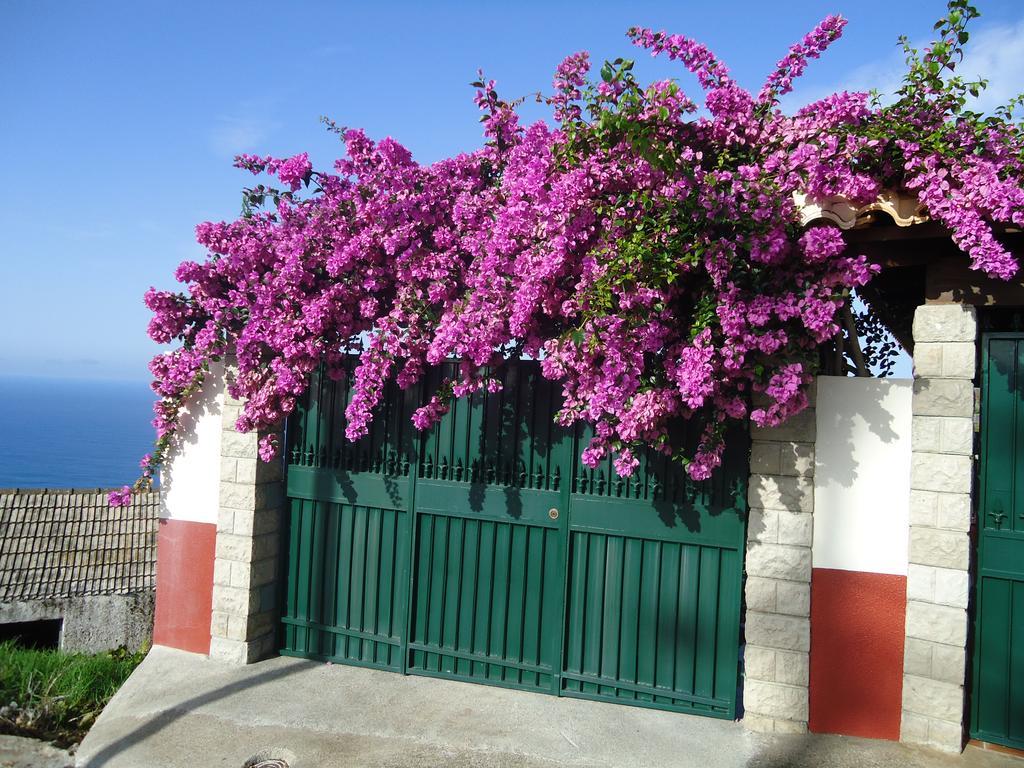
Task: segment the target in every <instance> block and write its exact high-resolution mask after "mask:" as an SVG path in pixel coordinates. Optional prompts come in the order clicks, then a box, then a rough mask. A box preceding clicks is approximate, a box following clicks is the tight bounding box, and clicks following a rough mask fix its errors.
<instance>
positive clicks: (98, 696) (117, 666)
mask: <svg viewBox="0 0 1024 768" xmlns="http://www.w3.org/2000/svg"><path fill="white" fill-rule="evenodd" d="M144 656H145V651H140V652H139V653H128V652H126V651H124V650H117V651H111V652H108V653H101V654H96V655H90V654H83V653H63V652H61V651H52V650H30V649H25V648H19V647H17V646H16V645H14V644H13V643H10V642H5V643H0V733H7V734H14V735H17V736H31V737H33V738H37V739H45V740H47V741H53V742H55V743H57V744H58V745H60V746H69V745H71V744H76V743H78V742H79V741H81V739H82V737H83V736H85V733H86V731H88V730H89V727H90V726H91V725H92V723H93V721H94V720H95V719H96V717H97V715H99V713H100V711H102V709H103V707H104V706H106V704H107V702H108V701H110V698H111V697H112V696H113V695H114V694H115V693H116V692H117V689H118V688H120V687H121V685H122V684H123V683H124V681H125V680H127V679H128V675H130V674H131V673H132V670H134V669H135V667H137V666H138V665H139V662H141V661H142V659H143V657H144Z"/></svg>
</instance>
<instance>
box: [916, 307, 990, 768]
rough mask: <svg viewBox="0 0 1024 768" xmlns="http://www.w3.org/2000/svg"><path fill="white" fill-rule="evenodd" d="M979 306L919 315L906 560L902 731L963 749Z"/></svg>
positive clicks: (930, 742) (938, 309) (925, 309)
mask: <svg viewBox="0 0 1024 768" xmlns="http://www.w3.org/2000/svg"><path fill="white" fill-rule="evenodd" d="M976 337H977V321H976V317H975V310H974V307H969V306H963V305H960V304H928V305H924V306H921V307H918V308H917V311H916V313H915V314H914V395H913V414H914V417H913V418H914V421H913V428H912V450H913V453H912V458H911V478H910V487H911V491H910V565H909V571H908V574H907V623H906V645H905V656H904V668H903V713H902V715H903V716H902V726H901V733H900V739H901V740H902V741H905V742H909V743H912V744H924V745H928V746H931V747H936V748H939V749H943V750H947V751H953V752H959V751H960V750H961V749H962V747H963V733H964V706H965V697H964V678H965V673H966V668H967V650H966V648H967V630H968V620H967V604H968V597H969V584H970V560H971V541H970V533H969V532H970V528H971V486H972V481H973V476H974V462H973V453H974V383H973V379H974V376H975V367H976V355H977V351H976V350H977V347H976Z"/></svg>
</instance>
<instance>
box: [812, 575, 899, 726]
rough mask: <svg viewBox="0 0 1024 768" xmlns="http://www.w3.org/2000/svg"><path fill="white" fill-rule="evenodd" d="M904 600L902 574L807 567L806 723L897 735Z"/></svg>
mask: <svg viewBox="0 0 1024 768" xmlns="http://www.w3.org/2000/svg"><path fill="white" fill-rule="evenodd" d="M906 606H907V577H906V576H896V575H892V574H887V573H865V572H860V571H840V570H832V569H829V568H815V569H814V570H813V572H812V575H811V659H810V665H811V680H810V721H809V722H808V728H809V729H810V730H812V731H815V732H817V733H841V734H845V735H847V736H864V737H868V738H875V739H892V740H898V739H899V737H900V712H901V708H902V698H903V638H904V620H905V617H906Z"/></svg>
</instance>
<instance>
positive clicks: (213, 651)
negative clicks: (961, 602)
mask: <svg viewBox="0 0 1024 768" xmlns="http://www.w3.org/2000/svg"><path fill="white" fill-rule="evenodd" d="M241 405H242V403H241V402H240V401H238V400H235V399H233V398H232V397H231V396H230V395H227V396H226V400H225V405H224V411H223V415H222V422H223V426H222V429H223V434H222V439H221V469H220V504H219V515H218V519H217V545H216V554H215V559H214V570H213V613H212V618H211V625H210V634H211V640H210V656H211V658H217V659H221V660H224V661H229V662H232V663H236V664H248V663H251V662H254V661H258V660H260V659H262V658H265V657H266V656H267V655H269V654H271V653H272V652H273V651H274V650H275V645H276V631H277V619H278V614H277V586H276V582H277V576H278V569H279V567H280V564H279V562H278V560H279V557H278V554H279V551H280V546H279V531H280V528H281V514H282V508H283V504H284V488H283V483H282V478H283V469H282V465H281V463H280V462H274V463H272V464H267V463H264V462H262V461H260V459H259V456H258V454H257V448H258V442H259V440H260V438H262V437H263V435H264V434H266V433H259V434H258V433H255V432H251V433H248V434H243V433H240V432H238V431H237V430H236V429H235V421H236V419H237V418H238V415H239V412H240V410H241Z"/></svg>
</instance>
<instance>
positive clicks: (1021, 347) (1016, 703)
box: [971, 333, 1024, 749]
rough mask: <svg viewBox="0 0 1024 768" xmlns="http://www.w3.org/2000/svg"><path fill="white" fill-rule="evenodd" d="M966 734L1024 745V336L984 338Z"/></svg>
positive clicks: (1019, 745)
mask: <svg viewBox="0 0 1024 768" xmlns="http://www.w3.org/2000/svg"><path fill="white" fill-rule="evenodd" d="M982 387H983V390H982V392H983V394H982V398H983V399H982V425H981V437H982V441H981V477H980V487H979V497H978V517H979V521H978V578H977V586H976V593H975V625H974V668H973V679H974V684H973V695H972V699H971V736H973V737H974V738H977V739H981V740H983V741H990V742H994V743H997V744H1004V745H1006V746H1010V747H1016V748H1018V749H1022V748H1024V335H1021V334H1019V333H1017V334H1009V333H987V334H984V335H983V337H982Z"/></svg>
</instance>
